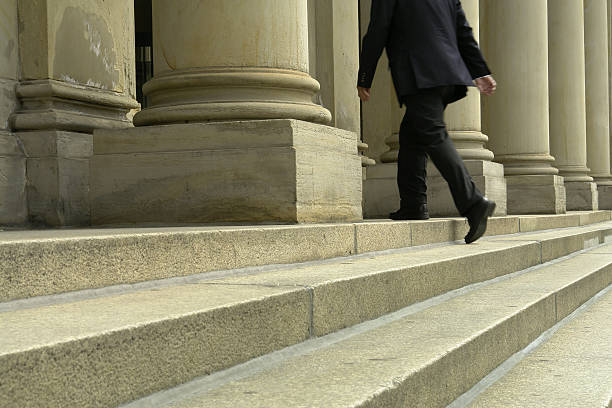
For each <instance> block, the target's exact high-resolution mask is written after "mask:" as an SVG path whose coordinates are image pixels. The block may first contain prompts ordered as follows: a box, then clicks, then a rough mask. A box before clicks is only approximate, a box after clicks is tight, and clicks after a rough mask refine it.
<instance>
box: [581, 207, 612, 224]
mask: <svg viewBox="0 0 612 408" xmlns="http://www.w3.org/2000/svg"><path fill="white" fill-rule="evenodd" d="M579 215H580V225H589V224H595V223H598V222H604V221H610V220H611V219H612V211H610V210H600V211H585V212H581V213H579Z"/></svg>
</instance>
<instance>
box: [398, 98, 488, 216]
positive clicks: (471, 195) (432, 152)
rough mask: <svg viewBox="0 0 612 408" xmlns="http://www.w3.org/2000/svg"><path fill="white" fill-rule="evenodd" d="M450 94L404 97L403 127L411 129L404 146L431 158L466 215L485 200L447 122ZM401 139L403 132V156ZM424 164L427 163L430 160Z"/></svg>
mask: <svg viewBox="0 0 612 408" xmlns="http://www.w3.org/2000/svg"><path fill="white" fill-rule="evenodd" d="M447 91H448V90H447V89H446V88H432V89H425V90H422V91H420V92H419V93H418V94H415V95H408V96H406V97H405V98H404V103H405V104H406V115H405V116H404V120H403V122H402V128H404V127H405V128H406V129H410V132H406V133H405V137H406V139H407V140H405V144H404V145H405V146H409V147H410V149H409V150H410V151H413V150H417V149H418V150H420V151H424V152H426V153H427V154H428V155H429V157H430V158H431V160H432V161H433V163H434V164H435V166H436V168H437V169H438V170H439V171H440V174H441V175H442V177H444V179H445V180H446V182H447V183H448V185H449V188H450V191H451V194H452V196H453V200H454V202H455V206H456V207H457V209H458V210H459V213H460V214H461V215H463V216H465V215H467V213H468V212H469V210H470V209H471V208H472V207H473V206H474V205H475V204H476V203H478V202H479V201H481V200H482V194H481V193H480V192H479V191H478V189H477V188H476V186H475V185H474V182H473V181H472V178H471V176H470V174H469V173H468V171H467V169H466V168H465V165H464V164H463V160H462V159H461V157H460V156H459V153H457V149H455V146H454V145H453V143H452V141H451V140H450V138H449V136H448V132H447V130H446V124H445V123H444V109H445V108H446V104H445V102H444V100H445V92H447ZM401 136H402V133H401V131H400V154H401V153H402V145H401V143H402V138H401ZM424 162H425V163H426V160H425V161H424ZM423 173H424V172H423ZM404 174H405V173H404ZM419 176H420V175H419V174H417V175H415V176H413V178H414V179H418V178H419ZM400 195H401V189H400Z"/></svg>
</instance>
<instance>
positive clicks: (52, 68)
mask: <svg viewBox="0 0 612 408" xmlns="http://www.w3.org/2000/svg"><path fill="white" fill-rule="evenodd" d="M462 3H463V7H464V8H465V10H466V13H467V14H468V18H469V19H470V21H471V23H472V26H473V28H474V31H475V34H476V36H477V37H478V38H479V40H480V43H481V46H482V48H483V51H484V55H485V57H486V58H487V60H488V62H489V65H490V66H491V69H492V70H493V72H494V75H495V77H496V79H497V81H498V84H499V85H498V92H497V94H496V95H495V96H493V97H483V98H481V97H480V96H479V95H478V94H477V92H475V91H474V90H471V91H470V93H469V96H468V98H466V99H464V100H462V101H461V102H459V103H456V104H454V105H453V106H451V107H450V108H449V109H448V111H447V123H448V127H449V131H450V133H451V137H452V138H453V140H454V141H455V144H456V145H457V148H458V150H459V152H460V154H461V155H462V157H463V158H464V160H465V161H466V165H467V167H468V169H469V171H470V172H471V174H472V176H473V177H474V179H475V181H476V183H477V184H478V186H479V188H480V189H481V190H482V191H483V192H484V193H485V194H486V195H487V196H489V197H490V198H493V199H494V200H496V201H497V202H498V204H499V205H498V210H497V211H498V215H503V214H506V213H509V214H559V213H564V212H565V211H567V210H593V209H598V208H599V209H612V175H611V173H610V172H611V164H610V151H611V137H610V117H611V116H612V113H611V106H612V104H611V103H610V97H611V94H612V53H611V45H612V44H611V43H612V41H611V40H610V37H611V32H612V0H549V1H546V0H530V1H528V2H527V1H521V0H463V2H462ZM370 5H371V0H361V1H360V2H359V1H357V0H333V1H330V0H248V1H244V0H181V1H180V2H176V1H174V0H153V1H152V2H151V1H142V0H136V1H131V0H129V1H128V0H105V1H103V2H101V1H97V2H82V1H78V0H3V1H2V2H1V3H0V33H1V35H2V37H3V40H2V41H0V88H1V89H2V92H0V225H36V224H43V225H50V226H68V225H104V224H129V223H189V222H254V223H256V222H325V221H354V220H359V219H361V218H362V217H363V216H364V215H365V217H384V216H386V214H387V213H388V212H389V211H391V210H393V209H395V207H396V206H397V205H398V194H397V188H396V184H395V175H396V172H397V165H396V162H397V151H398V143H399V142H398V131H399V123H400V120H401V115H402V112H401V109H400V107H399V104H398V103H397V100H396V98H395V95H394V92H393V89H392V85H391V80H390V75H389V71H388V69H387V68H386V65H387V61H386V60H385V57H384V56H383V58H381V61H380V64H379V69H378V70H377V74H376V78H375V81H374V85H373V97H372V100H371V101H370V102H368V103H366V104H363V106H362V105H361V104H360V103H359V100H358V98H357V94H356V90H355V85H356V75H357V69H358V58H359V39H360V37H361V36H362V35H363V34H364V33H365V30H366V29H367V23H368V19H369V8H370ZM4 39H6V40H4ZM366 149H367V150H366ZM374 162H375V163H376V164H375V165H373V164H374ZM429 175H430V177H429V184H430V191H429V196H430V198H429V205H430V207H431V208H430V212H432V213H433V214H438V215H452V214H454V208H453V206H452V200H451V198H450V194H449V193H448V188H447V187H446V184H445V183H444V181H443V180H442V179H441V177H440V176H439V175H438V174H437V172H436V170H435V168H433V167H432V168H430V170H429Z"/></svg>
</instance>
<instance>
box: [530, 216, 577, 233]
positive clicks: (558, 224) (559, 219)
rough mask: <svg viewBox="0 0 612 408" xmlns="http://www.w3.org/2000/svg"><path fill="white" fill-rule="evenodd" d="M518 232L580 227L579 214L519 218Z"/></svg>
mask: <svg viewBox="0 0 612 408" xmlns="http://www.w3.org/2000/svg"><path fill="white" fill-rule="evenodd" d="M519 220H520V221H519V222H520V231H521V232H530V231H538V230H546V229H553V228H565V227H577V226H579V225H580V214H576V213H571V214H554V215H552V214H549V215H546V214H542V215H522V216H519Z"/></svg>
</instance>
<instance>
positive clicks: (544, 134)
mask: <svg viewBox="0 0 612 408" xmlns="http://www.w3.org/2000/svg"><path fill="white" fill-rule="evenodd" d="M481 6H482V7H483V10H482V12H483V13H482V16H483V18H482V19H481V41H482V47H483V51H484V54H485V55H486V56H487V58H488V61H489V65H490V66H491V69H492V70H493V72H494V74H495V77H496V79H497V82H498V91H497V93H496V95H495V96H494V97H492V98H485V99H484V100H483V125H484V126H483V130H484V132H485V133H486V134H487V135H488V136H489V145H488V146H489V148H490V149H491V150H492V151H493V152H495V160H496V161H497V162H500V163H502V164H503V165H504V173H505V175H506V182H507V188H508V213H509V214H530V213H564V212H565V210H566V206H565V187H564V185H563V178H562V177H560V176H558V173H559V170H558V169H556V168H555V167H553V161H554V158H553V156H551V155H550V150H549V141H548V137H549V110H548V107H549V104H548V28H547V26H548V24H547V21H548V17H547V1H546V0H529V1H521V0H484V1H482V2H481Z"/></svg>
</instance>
